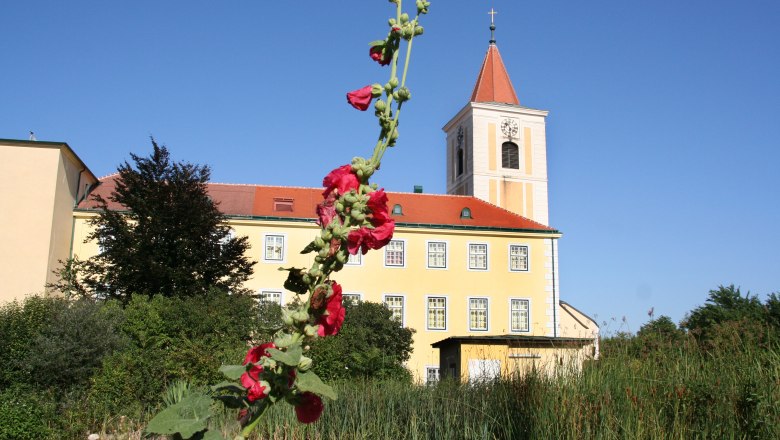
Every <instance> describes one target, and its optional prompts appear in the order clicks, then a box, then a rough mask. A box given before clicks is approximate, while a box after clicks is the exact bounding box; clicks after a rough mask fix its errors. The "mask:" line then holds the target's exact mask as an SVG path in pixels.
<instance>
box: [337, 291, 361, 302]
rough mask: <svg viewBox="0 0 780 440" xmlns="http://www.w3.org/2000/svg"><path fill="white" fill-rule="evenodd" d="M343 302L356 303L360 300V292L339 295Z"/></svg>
mask: <svg viewBox="0 0 780 440" xmlns="http://www.w3.org/2000/svg"><path fill="white" fill-rule="evenodd" d="M341 298H342V301H343V302H345V303H346V302H348V301H349V302H351V303H352V304H357V303H359V302H360V294H359V293H345V294H343V295H342V296H341Z"/></svg>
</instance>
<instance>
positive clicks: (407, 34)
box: [401, 25, 414, 40]
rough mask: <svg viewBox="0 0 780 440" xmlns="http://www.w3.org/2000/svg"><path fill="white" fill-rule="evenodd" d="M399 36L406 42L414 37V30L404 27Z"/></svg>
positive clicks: (407, 26)
mask: <svg viewBox="0 0 780 440" xmlns="http://www.w3.org/2000/svg"><path fill="white" fill-rule="evenodd" d="M401 36H402V37H403V38H404V40H408V39H410V38H412V37H413V36H414V28H413V27H411V26H409V25H406V26H404V27H403V29H401Z"/></svg>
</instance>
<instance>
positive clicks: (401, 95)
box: [393, 86, 412, 102]
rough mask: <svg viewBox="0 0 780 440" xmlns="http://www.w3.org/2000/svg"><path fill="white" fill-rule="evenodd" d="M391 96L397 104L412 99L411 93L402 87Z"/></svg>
mask: <svg viewBox="0 0 780 440" xmlns="http://www.w3.org/2000/svg"><path fill="white" fill-rule="evenodd" d="M393 96H394V97H395V99H397V100H398V102H405V101H408V100H409V99H410V98H411V97H412V93H411V92H410V91H409V89H407V88H406V87H405V86H404V87H401V88H400V89H398V91H396V92H395V93H394V94H393Z"/></svg>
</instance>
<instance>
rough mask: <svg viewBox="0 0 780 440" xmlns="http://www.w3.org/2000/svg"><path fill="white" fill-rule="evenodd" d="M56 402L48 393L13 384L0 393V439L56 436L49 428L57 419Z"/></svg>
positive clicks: (37, 438) (34, 438)
mask: <svg viewBox="0 0 780 440" xmlns="http://www.w3.org/2000/svg"><path fill="white" fill-rule="evenodd" d="M54 408H55V405H54V403H53V402H52V401H51V399H50V396H49V395H48V394H47V393H45V392H40V391H37V390H35V389H33V388H27V387H24V386H22V385H14V386H12V387H10V388H7V389H4V390H2V391H1V392H0V439H2V440H41V439H48V438H57V437H56V436H55V435H53V434H54V433H53V432H52V430H51V429H50V428H49V423H51V422H53V421H55V419H56V414H55V411H54Z"/></svg>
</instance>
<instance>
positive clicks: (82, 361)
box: [22, 299, 125, 390]
mask: <svg viewBox="0 0 780 440" xmlns="http://www.w3.org/2000/svg"><path fill="white" fill-rule="evenodd" d="M121 320H122V310H121V309H120V308H119V305H118V304H117V303H108V304H103V303H99V302H95V301H92V300H89V299H82V300H79V301H75V302H72V303H68V304H66V306H64V307H61V308H59V309H58V310H57V311H56V312H55V313H53V314H52V315H50V316H49V324H48V325H47V326H45V327H43V328H41V329H40V332H39V334H38V335H37V336H36V337H35V338H34V339H33V341H32V344H31V345H30V349H29V350H28V352H27V355H26V356H25V357H24V358H23V361H22V364H23V367H24V368H26V370H27V372H28V374H29V378H30V382H31V383H33V384H36V385H38V386H42V387H56V388H58V389H60V390H67V389H69V388H71V387H74V386H83V385H85V384H87V383H88V382H89V378H90V377H91V376H92V373H93V372H94V370H96V369H97V368H99V367H100V364H101V362H102V360H103V357H104V356H106V355H108V354H111V353H112V352H114V351H116V350H118V349H120V348H122V347H123V346H124V345H125V338H124V337H123V335H121V334H120V333H119V331H118V329H117V326H118V324H119V323H120V322H121Z"/></svg>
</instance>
